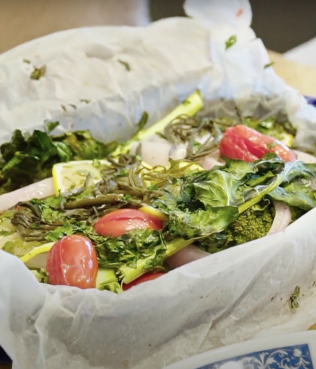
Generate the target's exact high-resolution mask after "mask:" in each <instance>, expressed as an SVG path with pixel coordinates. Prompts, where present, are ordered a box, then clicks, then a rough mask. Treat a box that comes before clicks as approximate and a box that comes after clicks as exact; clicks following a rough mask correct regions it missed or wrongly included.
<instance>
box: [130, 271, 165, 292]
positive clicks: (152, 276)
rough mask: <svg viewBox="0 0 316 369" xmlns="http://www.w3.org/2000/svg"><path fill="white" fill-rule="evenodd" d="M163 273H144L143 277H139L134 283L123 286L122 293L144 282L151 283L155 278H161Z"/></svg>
mask: <svg viewBox="0 0 316 369" xmlns="http://www.w3.org/2000/svg"><path fill="white" fill-rule="evenodd" d="M164 274H165V273H161V272H156V273H154V272H151V273H146V274H144V275H142V276H141V277H139V278H137V279H135V281H133V282H131V283H129V284H123V291H127V290H129V289H130V288H132V287H134V286H137V285H138V284H141V283H144V282H149V281H152V280H154V279H156V278H159V277H161V276H162V275H164Z"/></svg>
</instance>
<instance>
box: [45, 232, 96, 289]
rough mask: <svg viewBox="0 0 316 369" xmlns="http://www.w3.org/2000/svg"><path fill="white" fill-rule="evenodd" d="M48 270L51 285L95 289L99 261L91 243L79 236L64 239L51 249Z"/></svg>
mask: <svg viewBox="0 0 316 369" xmlns="http://www.w3.org/2000/svg"><path fill="white" fill-rule="evenodd" d="M46 270H47V273H48V278H49V283H50V284H53V285H67V286H73V287H79V288H82V289H86V288H95V287H96V278H97V272H98V261H97V256H96V252H95V250H94V247H93V246H92V243H91V241H90V240H89V239H87V238H85V237H82V236H78V235H71V236H65V237H63V238H62V239H61V240H59V241H58V242H57V243H56V244H55V245H54V246H53V247H52V248H51V249H50V251H49V254H48V258H47V265H46Z"/></svg>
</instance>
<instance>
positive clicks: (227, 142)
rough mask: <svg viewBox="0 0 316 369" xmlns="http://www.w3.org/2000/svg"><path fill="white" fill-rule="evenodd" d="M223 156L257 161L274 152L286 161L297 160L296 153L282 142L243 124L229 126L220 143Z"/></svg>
mask: <svg viewBox="0 0 316 369" xmlns="http://www.w3.org/2000/svg"><path fill="white" fill-rule="evenodd" d="M219 150H220V153H221V155H222V156H225V157H227V158H230V159H239V160H244V161H248V162H251V161H255V160H259V159H261V158H262V157H263V155H265V154H267V153H274V154H276V155H278V156H279V157H280V158H281V159H282V160H284V161H295V160H296V158H295V155H294V153H293V152H292V151H291V150H290V149H289V148H288V147H287V146H285V145H284V144H283V143H282V142H280V141H278V140H276V139H274V138H272V137H269V136H266V135H263V134H261V133H259V132H257V131H255V130H253V129H251V128H248V127H246V126H243V125H237V126H235V127H231V128H228V129H227V130H226V132H225V134H224V137H223V138H222V140H221V142H220V144H219Z"/></svg>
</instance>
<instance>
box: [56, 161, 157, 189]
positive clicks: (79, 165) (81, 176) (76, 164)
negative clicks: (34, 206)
mask: <svg viewBox="0 0 316 369" xmlns="http://www.w3.org/2000/svg"><path fill="white" fill-rule="evenodd" d="M104 165H111V163H109V162H108V161H107V160H97V161H92V160H81V161H70V162H68V163H60V164H55V165H54V166H53V179H54V187H55V192H56V195H59V193H60V192H61V193H64V192H67V191H69V190H71V189H75V188H80V187H82V186H83V185H84V183H85V181H86V179H87V175H88V174H90V175H91V178H92V180H93V182H94V183H95V184H96V183H98V182H100V181H101V179H102V175H101V172H100V169H101V168H102V166H104ZM142 165H143V166H144V168H145V169H147V170H150V169H151V166H150V165H149V164H147V163H145V162H144V161H143V162H142Z"/></svg>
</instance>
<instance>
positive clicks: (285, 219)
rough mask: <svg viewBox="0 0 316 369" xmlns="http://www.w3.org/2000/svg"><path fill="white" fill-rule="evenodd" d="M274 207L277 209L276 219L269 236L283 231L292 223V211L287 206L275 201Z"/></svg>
mask: <svg viewBox="0 0 316 369" xmlns="http://www.w3.org/2000/svg"><path fill="white" fill-rule="evenodd" d="M273 205H274V208H275V217H274V220H273V223H272V226H271V228H270V230H269V232H268V235H269V234H273V233H277V232H281V231H283V230H284V229H285V228H286V227H287V226H288V225H289V224H290V221H291V210H290V208H289V206H288V205H287V204H285V203H284V202H279V201H273Z"/></svg>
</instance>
